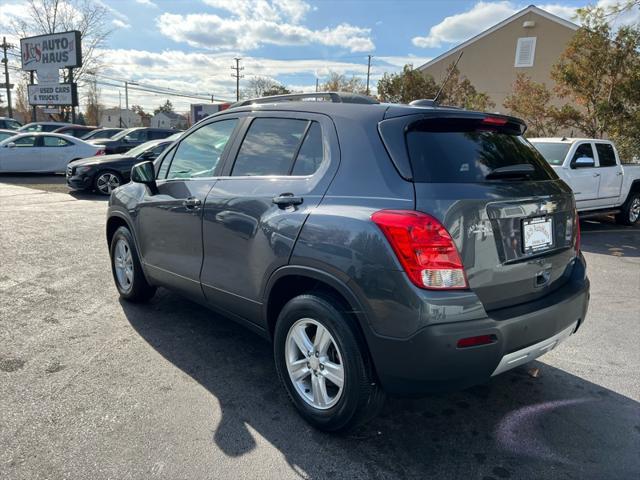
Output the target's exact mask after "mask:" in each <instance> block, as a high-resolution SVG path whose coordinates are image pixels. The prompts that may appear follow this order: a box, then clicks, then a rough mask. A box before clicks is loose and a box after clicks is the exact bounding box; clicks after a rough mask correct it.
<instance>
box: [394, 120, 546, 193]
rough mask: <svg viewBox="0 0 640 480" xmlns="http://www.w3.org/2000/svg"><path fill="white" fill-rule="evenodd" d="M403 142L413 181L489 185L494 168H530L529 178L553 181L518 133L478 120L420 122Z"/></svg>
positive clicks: (414, 125) (411, 128) (537, 154)
mask: <svg viewBox="0 0 640 480" xmlns="http://www.w3.org/2000/svg"><path fill="white" fill-rule="evenodd" d="M406 139H407V148H408V151H409V158H410V160H411V166H412V169H413V178H414V181H416V182H432V183H481V182H488V181H493V180H487V178H486V177H487V175H488V174H489V173H491V172H492V171H494V170H495V169H498V168H502V167H509V166H512V165H521V164H529V165H531V166H532V167H533V169H532V172H531V173H530V174H529V176H528V177H527V178H528V179H529V180H551V179H555V178H557V175H556V174H555V173H554V172H553V170H552V169H551V167H550V166H549V165H548V164H547V162H545V160H544V158H543V157H542V155H540V153H539V152H538V151H537V150H536V149H535V148H534V147H533V145H531V144H530V143H529V142H528V141H527V140H525V139H524V137H522V136H521V135H520V132H516V131H515V130H514V129H512V128H507V127H501V126H495V125H486V124H483V123H482V121H481V120H478V119H460V118H456V119H446V118H444V119H443V118H434V119H426V120H420V121H418V122H415V123H413V124H412V125H411V126H410V127H409V129H408V131H407V134H406Z"/></svg>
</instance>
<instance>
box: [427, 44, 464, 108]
mask: <svg viewBox="0 0 640 480" xmlns="http://www.w3.org/2000/svg"><path fill="white" fill-rule="evenodd" d="M463 53H464V51H462V52H460V55H458V59H457V60H456V63H454V64H453V67H451V69H450V70H449V73H447V76H446V78H445V79H444V81H443V82H442V85H440V89H439V90H438V93H436V96H435V98H434V99H433V102H434V103H438V98H439V97H440V94H441V93H442V90H444V86H445V85H446V84H447V82H448V81H449V79H450V78H451V74H452V73H453V71H454V70H455V69H456V67H457V66H458V62H459V61H460V59H461V58H462V54H463Z"/></svg>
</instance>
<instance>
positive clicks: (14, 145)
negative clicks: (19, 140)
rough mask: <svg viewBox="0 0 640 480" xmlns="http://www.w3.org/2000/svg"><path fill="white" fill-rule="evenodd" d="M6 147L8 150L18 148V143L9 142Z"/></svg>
mask: <svg viewBox="0 0 640 480" xmlns="http://www.w3.org/2000/svg"><path fill="white" fill-rule="evenodd" d="M5 147H7V148H16V143H15V142H9V143H7V144H6V145H5Z"/></svg>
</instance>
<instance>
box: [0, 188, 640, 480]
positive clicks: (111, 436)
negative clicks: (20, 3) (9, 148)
mask: <svg viewBox="0 0 640 480" xmlns="http://www.w3.org/2000/svg"><path fill="white" fill-rule="evenodd" d="M61 180H62V181H61ZM62 182H63V179H62V177H54V178H49V179H47V178H46V177H28V178H23V177H8V176H4V177H1V176H0V445H1V446H2V448H0V479H29V480H31V479H89V478H90V479H96V480H99V479H155V478H159V479H236V478H243V479H245V478H246V479H254V478H256V479H278V480H280V479H299V478H312V479H342V478H349V479H358V478H362V479H387V478H400V479H401V478H420V479H425V478H434V479H483V480H488V479H503V478H511V479H632V478H640V403H639V402H640V374H639V371H640V348H639V347H638V345H640V307H639V302H640V228H625V227H620V226H617V225H615V224H614V223H612V222H611V221H610V220H609V219H601V220H598V221H596V220H593V221H592V220H589V221H583V222H582V244H583V251H584V254H585V256H586V258H587V261H588V265H589V266H588V268H589V275H590V278H591V282H592V299H591V306H590V311H589V314H588V317H587V321H586V323H585V324H584V325H583V327H582V328H581V329H580V331H579V332H578V334H576V335H575V336H573V337H571V338H570V339H569V340H567V342H566V343H565V344H563V345H562V346H560V347H559V348H557V349H556V350H554V351H552V352H551V353H549V354H547V355H546V356H544V357H542V358H541V359H540V361H537V362H534V363H533V364H532V365H530V366H529V367H527V368H525V367H522V368H519V369H516V370H513V371H510V372H507V373H505V374H503V375H500V376H498V377H496V378H493V379H492V380H491V381H489V382H488V383H487V384H485V385H481V386H478V387H474V388H472V389H470V390H466V391H463V392H457V393H452V394H446V395H436V396H430V397H427V398H421V399H389V400H388V401H387V403H386V405H385V408H384V411H383V412H382V415H380V416H379V417H378V418H376V419H375V420H373V421H372V422H371V423H369V424H367V425H366V426H364V427H362V428H360V429H359V430H357V431H355V432H352V433H351V434H349V435H346V436H336V435H327V434H323V433H320V432H318V431H315V430H313V429H312V428H310V427H309V426H308V425H307V424H306V423H305V422H304V421H302V420H301V419H300V418H299V417H298V415H297V414H296V412H295V411H294V409H293V408H292V406H291V405H290V404H289V401H288V399H287V396H286V394H285V393H284V390H283V389H282V387H281V386H280V385H279V383H278V381H277V379H276V372H275V369H274V366H273V361H272V353H271V346H270V345H269V344H268V343H266V342H265V341H263V340H262V339H261V338H259V337H257V336H255V335H254V334H252V333H250V332H249V331H247V330H245V329H243V328H242V327H240V326H239V325H236V324H235V323H234V322H232V321H230V320H227V319H225V318H223V317H220V316H218V315H216V314H214V313H212V312H210V311H208V310H206V309H205V308H203V307H201V306H198V305H196V304H194V303H192V302H190V301H188V300H185V299H183V298H181V297H180V296H178V295H175V294H173V293H170V292H168V291H166V290H162V289H161V290H159V292H158V295H157V296H156V297H154V299H153V300H152V301H151V303H149V304H147V305H131V304H127V303H125V302H121V301H120V300H119V299H118V296H117V293H116V289H115V287H114V286H113V281H112V278H111V272H110V267H109V258H108V252H107V245H106V241H105V235H104V222H105V213H106V201H105V200H104V198H100V197H97V196H93V195H88V194H84V195H77V194H76V195H73V196H72V195H69V194H68V193H66V190H65V188H66V187H64V185H62ZM25 185H28V186H29V187H31V188H27V187H25ZM532 367H533V368H534V369H537V372H536V371H532V370H530V369H531V368H532ZM536 373H537V375H535V374H536Z"/></svg>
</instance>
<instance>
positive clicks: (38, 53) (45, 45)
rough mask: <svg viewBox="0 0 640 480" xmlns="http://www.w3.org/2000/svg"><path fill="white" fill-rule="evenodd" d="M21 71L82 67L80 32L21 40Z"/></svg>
mask: <svg viewBox="0 0 640 480" xmlns="http://www.w3.org/2000/svg"><path fill="white" fill-rule="evenodd" d="M20 53H21V57H22V69H23V70H26V71H33V70H41V69H47V70H49V71H51V70H53V69H59V68H76V67H80V66H82V49H81V42H80V32H78V31H75V30H74V31H71V32H62V33H52V34H49V35H39V36H37V37H29V38H21V39H20Z"/></svg>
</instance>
